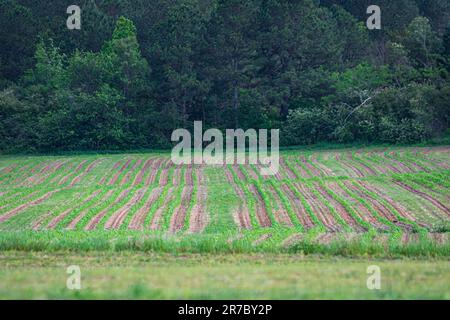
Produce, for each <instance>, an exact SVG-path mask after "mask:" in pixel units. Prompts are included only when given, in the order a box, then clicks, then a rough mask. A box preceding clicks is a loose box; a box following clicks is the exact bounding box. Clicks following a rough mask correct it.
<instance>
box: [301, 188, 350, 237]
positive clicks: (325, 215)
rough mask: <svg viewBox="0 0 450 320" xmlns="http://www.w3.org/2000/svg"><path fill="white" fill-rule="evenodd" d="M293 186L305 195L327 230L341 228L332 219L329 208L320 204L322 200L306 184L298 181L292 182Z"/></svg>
mask: <svg viewBox="0 0 450 320" xmlns="http://www.w3.org/2000/svg"><path fill="white" fill-rule="evenodd" d="M294 186H295V187H296V188H297V190H298V191H299V192H300V193H301V194H302V195H303V196H304V197H305V199H306V201H307V202H308V203H309V206H310V207H311V209H312V211H313V212H314V214H315V215H316V216H317V218H318V219H319V220H320V221H321V222H322V223H323V225H324V226H325V227H326V228H327V229H328V230H330V231H339V230H341V229H342V228H341V227H340V226H339V223H338V222H337V221H336V220H335V219H334V217H333V214H332V213H331V212H330V210H329V209H328V208H327V207H326V206H325V205H324V204H322V202H321V201H320V200H319V199H318V198H317V196H316V195H315V194H314V193H312V192H311V191H310V190H309V188H308V187H307V186H305V185H303V184H299V183H294Z"/></svg>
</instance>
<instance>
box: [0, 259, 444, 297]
mask: <svg viewBox="0 0 450 320" xmlns="http://www.w3.org/2000/svg"><path fill="white" fill-rule="evenodd" d="M70 265H78V266H79V267H80V269H81V279H82V280H81V281H82V282H81V286H82V288H81V290H76V291H74V290H69V289H67V288H66V281H67V277H68V276H69V275H68V274H67V273H66V269H67V267H68V266H70ZM370 265H377V266H379V267H380V270H381V290H369V289H367V286H366V281H367V277H368V276H369V275H368V274H367V267H368V266H370ZM449 281H450V265H449V261H448V260H439V259H438V260H435V259H431V260H426V261H425V260H411V259H401V260H390V261H389V260H383V259H368V258H360V259H348V258H336V257H334V258H323V257H320V256H304V255H302V254H296V255H286V254H264V255H263V254H234V255H231V254H227V255H199V254H189V255H173V254H161V253H158V254H156V253H142V252H129V251H124V252H120V253H117V252H116V253H114V254H112V253H111V252H90V253H68V252H54V253H36V252H16V251H8V252H2V253H0V299H23V298H30V299H105V298H107V299H123V298H126V299H128V298H130V299H450V289H449V288H448V283H449Z"/></svg>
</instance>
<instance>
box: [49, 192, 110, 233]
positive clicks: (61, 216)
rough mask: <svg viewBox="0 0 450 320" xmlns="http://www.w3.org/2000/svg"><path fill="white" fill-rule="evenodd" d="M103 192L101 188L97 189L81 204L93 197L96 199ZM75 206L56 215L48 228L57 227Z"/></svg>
mask: <svg viewBox="0 0 450 320" xmlns="http://www.w3.org/2000/svg"><path fill="white" fill-rule="evenodd" d="M100 192H101V190H97V191H94V192H93V193H92V194H91V195H90V196H89V197H87V198H86V199H85V200H84V201H83V202H82V203H81V204H80V206H82V205H84V204H86V203H87V202H89V201H91V200H92V199H94V198H95V197H96V196H97V195H98V194H99V193H100ZM73 209H74V208H70V209H67V210H65V211H64V212H62V213H60V214H59V215H57V216H56V217H54V218H53V219H52V220H51V221H50V222H49V223H48V224H47V229H55V228H56V226H57V225H58V224H59V223H60V222H61V221H62V220H63V219H64V218H65V217H67V216H68V215H69V214H70V213H71V212H72V211H73Z"/></svg>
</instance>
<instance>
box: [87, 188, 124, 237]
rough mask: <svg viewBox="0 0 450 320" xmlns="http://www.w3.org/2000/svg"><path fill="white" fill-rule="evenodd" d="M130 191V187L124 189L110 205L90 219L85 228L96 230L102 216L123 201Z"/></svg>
mask: <svg viewBox="0 0 450 320" xmlns="http://www.w3.org/2000/svg"><path fill="white" fill-rule="evenodd" d="M128 193H130V189H126V190H123V191H122V193H121V194H120V195H119V196H118V197H117V199H116V200H115V201H114V202H113V203H112V204H111V205H109V206H108V207H107V208H105V209H103V210H102V211H100V212H99V213H97V214H96V215H95V216H94V217H93V218H92V219H91V220H90V221H89V223H88V224H87V225H86V226H85V227H84V230H88V231H90V230H94V229H95V228H96V227H97V225H98V224H99V223H100V221H101V220H102V218H103V217H104V216H105V215H106V214H107V213H108V212H109V211H110V209H111V208H112V207H113V206H115V205H116V204H118V203H119V202H121V201H122V200H123V199H125V197H126V196H127V195H128Z"/></svg>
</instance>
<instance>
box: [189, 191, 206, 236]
mask: <svg viewBox="0 0 450 320" xmlns="http://www.w3.org/2000/svg"><path fill="white" fill-rule="evenodd" d="M207 197H208V191H207V189H206V187H205V186H202V185H197V200H196V203H195V204H194V206H193V208H192V211H191V216H190V218H189V232H191V233H200V232H202V231H203V230H204V229H205V228H206V226H207V225H208V214H207V211H206V200H207Z"/></svg>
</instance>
